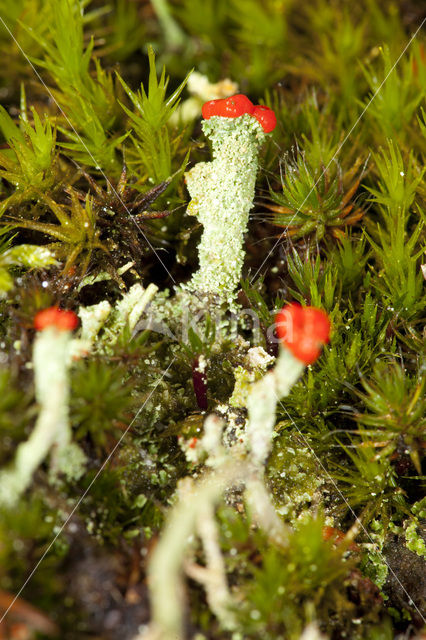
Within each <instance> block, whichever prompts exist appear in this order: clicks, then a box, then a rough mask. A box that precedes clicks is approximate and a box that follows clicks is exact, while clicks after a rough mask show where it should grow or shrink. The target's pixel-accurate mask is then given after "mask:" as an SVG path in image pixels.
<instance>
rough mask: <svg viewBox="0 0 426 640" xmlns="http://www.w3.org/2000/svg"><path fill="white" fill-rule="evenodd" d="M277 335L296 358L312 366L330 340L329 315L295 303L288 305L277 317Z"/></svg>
mask: <svg viewBox="0 0 426 640" xmlns="http://www.w3.org/2000/svg"><path fill="white" fill-rule="evenodd" d="M275 322H276V328H277V335H278V337H279V338H280V340H281V341H282V342H283V344H284V345H285V346H286V347H287V349H289V350H290V351H291V353H292V354H293V355H294V357H295V358H297V359H298V360H301V361H302V362H304V363H305V364H312V363H313V362H315V360H316V359H317V358H318V357H319V355H320V354H321V349H322V346H323V345H324V344H326V343H327V342H328V341H329V340H330V329H331V323H330V320H329V318H328V316H327V314H326V313H325V312H324V311H322V310H321V309H316V308H315V307H302V306H300V304H297V303H295V302H293V303H291V304H288V305H286V306H285V307H283V308H282V309H281V311H280V312H279V313H278V314H277V317H276V321H275Z"/></svg>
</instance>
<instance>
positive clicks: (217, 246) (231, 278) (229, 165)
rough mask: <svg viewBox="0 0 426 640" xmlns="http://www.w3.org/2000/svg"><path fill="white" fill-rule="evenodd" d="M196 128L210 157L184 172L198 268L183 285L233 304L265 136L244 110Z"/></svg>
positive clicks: (216, 118) (258, 125) (215, 117)
mask: <svg viewBox="0 0 426 640" xmlns="http://www.w3.org/2000/svg"><path fill="white" fill-rule="evenodd" d="M202 126H203V131H204V133H205V134H206V136H207V137H208V138H210V140H211V142H212V152H213V160H212V161H211V162H200V163H198V164H197V165H195V167H193V168H192V169H191V170H190V171H188V173H186V176H185V177H186V185H187V187H188V191H189V193H190V195H191V198H192V199H191V202H190V203H189V206H188V213H189V214H190V215H194V216H196V217H197V218H198V220H199V221H200V222H201V224H202V225H203V227H204V231H203V235H202V238H201V241H200V244H199V246H198V257H199V264H200V268H199V270H198V271H197V272H196V273H195V274H194V275H193V277H192V279H191V280H190V282H189V283H187V285H185V286H186V287H187V288H188V289H189V290H199V291H201V292H207V293H210V294H213V295H215V296H218V297H219V299H221V300H225V301H227V303H228V304H229V305H230V306H233V305H234V303H235V289H236V287H237V285H238V283H239V281H240V277H241V270H242V266H243V261H244V255H245V252H244V249H243V242H244V234H245V232H246V230H247V223H248V217H249V212H250V209H251V208H252V206H253V198H254V187H255V182H256V174H257V169H258V150H259V147H260V145H261V144H262V142H263V141H264V140H265V134H264V132H263V130H262V127H261V125H260V124H259V123H258V122H257V121H256V120H255V119H254V118H252V117H251V116H249V115H247V114H246V115H243V116H240V117H239V118H221V117H218V116H214V117H212V118H210V120H205V121H204V122H203V125H202Z"/></svg>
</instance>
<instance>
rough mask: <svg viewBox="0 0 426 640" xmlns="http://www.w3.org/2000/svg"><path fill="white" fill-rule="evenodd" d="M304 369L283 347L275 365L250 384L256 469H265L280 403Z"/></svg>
mask: <svg viewBox="0 0 426 640" xmlns="http://www.w3.org/2000/svg"><path fill="white" fill-rule="evenodd" d="M304 369H305V364H304V363H303V362H302V361H301V360H298V359H297V358H295V357H294V356H293V355H292V354H291V353H290V351H289V350H288V349H286V348H283V347H280V352H279V354H278V358H277V361H276V364H275V367H274V368H273V369H272V370H271V371H269V372H268V373H267V374H266V375H265V376H264V377H263V378H261V379H260V380H258V381H257V382H255V383H254V384H253V385H252V387H251V391H250V394H249V396H248V398H247V409H248V413H249V421H248V425H247V438H248V441H249V446H250V450H251V454H250V455H251V459H252V461H253V463H254V464H255V466H256V467H257V468H260V469H261V468H263V466H264V464H265V462H266V459H267V457H268V455H269V452H270V450H271V446H272V434H273V430H274V426H275V422H276V416H275V414H276V408H277V404H278V402H279V401H280V400H281V398H284V397H285V396H287V395H288V394H289V393H290V390H291V388H292V386H293V385H294V384H295V382H297V380H298V379H299V378H300V376H301V375H302V373H303V371H304Z"/></svg>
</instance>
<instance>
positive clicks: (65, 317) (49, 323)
mask: <svg viewBox="0 0 426 640" xmlns="http://www.w3.org/2000/svg"><path fill="white" fill-rule="evenodd" d="M77 325H78V316H77V315H76V314H75V313H74V311H67V310H65V309H59V307H49V308H48V309H43V310H42V311H39V312H38V313H36V315H35V317H34V328H35V329H37V331H43V329H47V327H55V328H56V329H59V330H60V331H73V329H75V328H76V327H77Z"/></svg>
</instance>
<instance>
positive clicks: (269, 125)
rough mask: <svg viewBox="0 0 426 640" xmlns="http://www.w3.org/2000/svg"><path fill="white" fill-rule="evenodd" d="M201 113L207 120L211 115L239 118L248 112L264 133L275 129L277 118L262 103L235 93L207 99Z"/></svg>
mask: <svg viewBox="0 0 426 640" xmlns="http://www.w3.org/2000/svg"><path fill="white" fill-rule="evenodd" d="M201 113H202V115H203V118H204V119H205V120H209V119H210V118H212V117H213V116H220V117H222V118H239V117H240V116H243V115H244V114H246V113H247V114H249V115H250V116H253V118H256V120H257V121H258V122H259V124H261V125H262V128H263V130H264V132H265V133H270V132H271V131H273V130H274V129H275V125H276V124H277V119H276V117H275V113H274V112H273V111H272V109H270V108H269V107H265V106H263V105H254V104H253V103H252V101H251V100H249V98H247V96H245V95H244V94H242V93H237V94H235V95H234V96H230V97H229V98H221V99H219V100H209V101H208V102H205V103H204V104H203V107H202V109H201Z"/></svg>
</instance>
